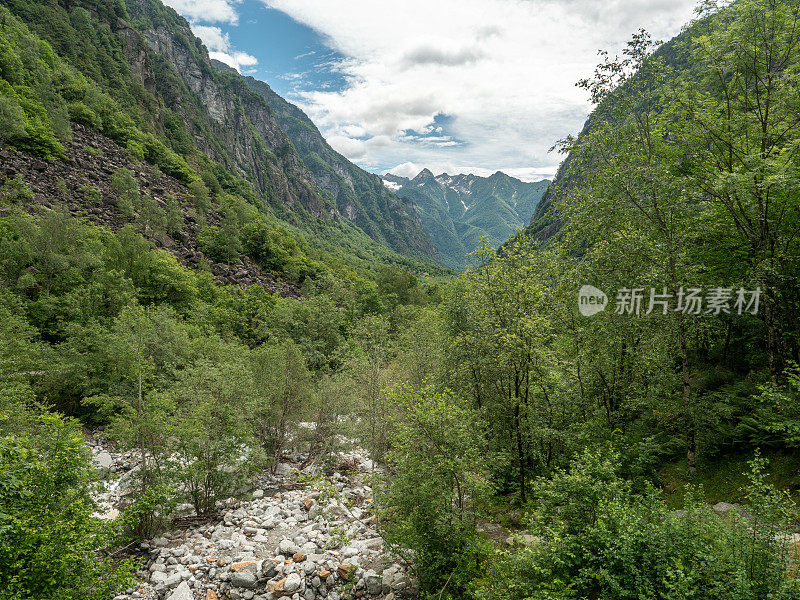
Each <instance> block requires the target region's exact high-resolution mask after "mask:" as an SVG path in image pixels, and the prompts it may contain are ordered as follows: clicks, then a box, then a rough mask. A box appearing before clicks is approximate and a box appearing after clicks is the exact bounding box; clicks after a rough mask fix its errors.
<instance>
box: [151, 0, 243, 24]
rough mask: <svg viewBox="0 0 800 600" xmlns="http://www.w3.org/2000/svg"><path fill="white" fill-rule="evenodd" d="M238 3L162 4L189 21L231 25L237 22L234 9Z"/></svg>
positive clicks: (191, 0) (167, 0)
mask: <svg viewBox="0 0 800 600" xmlns="http://www.w3.org/2000/svg"><path fill="white" fill-rule="evenodd" d="M238 3H239V0H164V4H166V5H167V6H171V7H172V8H174V9H175V10H176V11H178V12H179V13H180V14H182V15H183V16H184V17H186V18H187V19H189V20H190V21H203V22H205V23H230V24H231V25H236V24H237V23H238V22H239V13H238V12H237V11H236V7H235V5H236V4H238Z"/></svg>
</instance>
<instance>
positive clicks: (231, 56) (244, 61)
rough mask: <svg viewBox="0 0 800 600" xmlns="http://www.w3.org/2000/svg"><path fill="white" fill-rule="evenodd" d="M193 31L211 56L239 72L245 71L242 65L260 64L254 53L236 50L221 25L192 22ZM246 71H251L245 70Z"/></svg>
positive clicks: (252, 65)
mask: <svg viewBox="0 0 800 600" xmlns="http://www.w3.org/2000/svg"><path fill="white" fill-rule="evenodd" d="M192 33H194V34H195V35H196V36H197V37H199V38H200V39H201V40H202V42H203V43H204V44H205V46H206V48H208V56H209V58H213V59H216V60H218V61H220V62H224V63H225V64H226V65H228V66H230V67H233V68H234V69H236V70H237V71H238V72H239V73H242V72H243V71H242V67H254V66H255V65H257V64H258V59H257V58H256V57H255V56H253V55H252V54H247V53H246V52H240V51H238V50H235V49H234V48H233V46H232V45H231V40H230V36H229V35H228V34H227V33H226V32H224V31H222V29H221V28H219V27H215V26H210V25H196V24H192ZM244 72H245V73H247V72H250V71H248V70H244Z"/></svg>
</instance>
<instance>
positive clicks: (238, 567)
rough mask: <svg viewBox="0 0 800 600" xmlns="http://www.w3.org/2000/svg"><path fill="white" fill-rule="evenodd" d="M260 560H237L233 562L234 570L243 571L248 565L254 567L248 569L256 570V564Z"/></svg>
mask: <svg viewBox="0 0 800 600" xmlns="http://www.w3.org/2000/svg"><path fill="white" fill-rule="evenodd" d="M257 564H258V561H255V560H245V561H242V562H235V563H233V564H231V570H232V571H241V570H242V569H246V568H247V567H252V569H248V570H250V571H255V568H256V565H257Z"/></svg>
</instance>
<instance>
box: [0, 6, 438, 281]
mask: <svg viewBox="0 0 800 600" xmlns="http://www.w3.org/2000/svg"><path fill="white" fill-rule="evenodd" d="M7 6H8V9H9V10H11V11H12V13H13V14H15V15H17V17H19V18H21V19H22V20H23V21H24V22H26V23H27V24H28V25H29V26H30V28H31V29H32V31H33V32H35V33H36V34H38V35H39V36H41V37H42V38H43V39H44V40H46V41H47V42H48V43H49V45H48V48H52V52H53V53H54V59H56V60H58V61H59V65H53V66H55V67H56V71H57V72H59V70H64V71H66V72H69V73H70V75H69V77H68V78H66V79H65V78H64V76H61V75H59V76H57V77H53V76H51V75H49V74H48V72H47V68H46V67H45V70H44V71H41V75H40V77H39V79H40V80H39V81H37V83H36V85H37V86H39V87H40V88H42V87H43V86H44V87H46V88H47V91H46V92H44V91H43V90H42V93H44V94H45V95H44V96H42V97H44V98H48V99H49V100H47V102H48V103H49V104H48V105H46V106H43V107H42V108H44V109H45V110H46V120H45V121H43V122H42V125H43V126H44V127H45V129H50V130H51V131H53V132H54V133H53V138H52V139H49V140H43V138H41V136H40V139H38V140H36V139H34V138H31V137H30V135H29V136H28V138H26V137H25V136H22V137H15V135H14V133H13V131H11V130H9V131H8V132H7V133H6V134H5V137H6V138H7V140H8V141H10V142H11V143H12V144H15V145H17V146H18V147H20V148H21V149H23V150H25V149H31V150H33V151H34V152H36V153H38V154H40V155H42V156H45V157H56V156H58V155H60V152H61V151H60V150H58V148H59V146H60V145H59V142H58V138H59V136H60V137H63V138H64V139H65V140H67V139H68V138H69V128H68V127H66V123H67V120H68V119H71V120H73V121H75V122H79V123H81V124H83V125H85V126H87V127H88V128H90V129H94V130H97V131H98V132H99V133H102V134H104V135H106V136H107V137H110V138H111V139H112V140H114V141H115V142H117V143H118V144H119V145H121V146H123V147H125V148H127V149H128V150H129V151H131V152H133V155H134V156H136V157H137V158H140V159H145V160H146V161H148V162H150V163H152V164H155V165H157V166H159V168H160V169H161V170H163V171H164V172H165V173H167V174H169V175H173V176H175V177H177V178H178V179H179V180H180V181H182V183H184V184H189V183H191V182H192V181H195V180H201V181H202V183H203V185H205V186H206V187H207V188H208V189H209V190H210V192H211V193H212V194H217V193H219V192H225V193H232V194H237V195H239V196H240V197H242V198H245V199H246V200H247V202H249V203H251V204H253V205H255V206H256V207H257V209H258V210H260V211H261V212H263V213H265V214H270V215H274V216H276V217H277V218H279V219H280V220H282V221H284V222H286V223H287V224H288V225H289V226H291V227H299V228H300V229H301V230H302V231H303V232H304V234H305V235H308V236H309V238H310V239H311V240H312V243H315V244H317V246H318V247H324V249H326V250H332V251H334V252H336V251H337V249H338V248H340V247H348V248H351V249H354V250H355V249H359V250H358V251H357V252H358V253H361V254H363V250H360V248H370V251H369V253H371V254H374V255H376V256H378V257H382V258H379V260H385V261H388V262H392V263H398V264H399V263H407V264H409V265H411V264H412V263H411V262H408V261H407V260H406V259H404V258H403V257H402V255H398V254H396V253H394V252H393V251H391V250H388V249H386V248H385V247H381V246H380V244H381V242H378V243H373V242H372V241H371V240H370V239H369V238H368V236H366V235H365V234H364V233H363V232H362V231H361V230H360V229H358V228H356V227H354V226H352V225H350V222H349V221H348V220H347V219H342V217H341V215H340V213H339V211H338V209H337V207H336V204H335V202H334V201H332V200H331V199H330V197H328V199H326V198H325V194H324V193H323V192H322V191H321V190H320V188H319V187H318V186H317V184H316V180H315V177H314V175H313V174H312V173H311V172H310V171H308V169H307V168H306V166H305V165H304V164H303V160H302V158H301V157H300V156H299V155H298V154H297V152H296V150H295V148H294V146H293V144H292V142H291V140H290V139H289V137H288V136H287V135H286V133H285V132H284V130H283V129H282V128H281V125H280V123H279V122H278V120H277V118H276V116H275V114H274V113H273V111H272V110H271V109H270V107H269V106H268V105H267V103H266V102H265V101H264V99H263V98H262V97H261V96H259V95H257V94H255V93H253V92H251V91H250V90H249V89H248V87H247V85H246V82H245V80H244V79H243V78H242V77H240V76H239V75H238V74H236V73H231V72H226V71H222V70H219V69H217V68H215V67H213V66H212V65H211V63H210V62H209V59H208V54H207V52H206V50H205V48H204V47H203V45H202V44H201V43H200V41H199V40H198V39H197V38H195V37H194V36H193V35H192V34H191V30H190V29H189V26H188V24H187V23H186V21H185V20H184V19H183V18H182V17H180V16H178V15H177V14H176V13H175V12H174V11H173V10H172V9H170V8H167V7H165V6H163V5H162V4H161V3H160V2H155V1H149V0H136V1H131V2H129V3H127V4H126V5H123V4H122V3H114V4H107V3H100V4H97V6H95V5H94V4H92V3H91V2H86V3H85V7H83V6H74V5H71V4H69V3H58V2H52V3H48V4H46V5H44V6H40V5H39V4H38V3H34V2H29V1H27V0H14V1H13V2H9V3H7ZM7 27H8V26H7ZM13 43H14V42H13V41H12V44H13ZM61 61H63V67H61V66H60V65H61ZM39 65H44V63H41V62H40V63H39ZM25 67H26V68H29V65H25ZM37 68H41V67H37ZM51 69H52V67H51ZM37 72H39V71H37ZM4 75H7V74H6V73H4ZM8 76H9V77H11V79H10V80H9V81H10V83H11V84H12V86H19V85H20V84H21V82H17V81H15V80H13V76H10V75H8ZM15 89H16V88H15ZM16 93H17V95H19V92H16ZM29 131H33V130H32V129H29ZM37 131H38V130H37ZM48 144H49V145H51V146H52V148H49V147H48ZM397 208H398V211H399V212H398V215H400V216H398V218H399V219H400V220H401V221H402V220H403V219H405V220H406V221H407V222H406V227H405V233H407V234H408V235H407V237H405V238H403V239H405V240H406V241H407V243H405V245H404V246H403V244H401V243H400V238H399V237H398V238H396V239H395V241H396V242H397V244H396V245H398V247H400V246H403V249H404V250H405V251H406V252H407V254H408V255H414V256H418V257H421V258H424V259H426V262H427V264H426V265H424V266H422V265H419V264H417V263H413V264H415V265H416V266H415V268H417V269H419V270H422V271H435V270H436V268H435V267H434V266H432V265H431V264H430V263H431V261H432V260H434V258H433V256H431V255H429V254H426V250H430V251H433V249H432V247H431V246H430V244H429V242H428V241H427V240H428V238H427V235H426V234H425V233H424V232H423V231H422V230H421V229H419V228H418V227H417V228H416V229H415V225H414V222H413V219H408V218H407V216H408V213H407V212H406V210H407V209H409V207H400V206H398V207H397ZM385 211H386V214H387V215H391V214H392V212H393V206H392V205H391V203H389V205H387V206H386V207H385ZM398 236H400V237H402V236H401V235H400V234H398ZM426 244H427V246H426Z"/></svg>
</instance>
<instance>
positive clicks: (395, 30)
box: [262, 0, 695, 180]
mask: <svg viewBox="0 0 800 600" xmlns="http://www.w3.org/2000/svg"><path fill="white" fill-rule="evenodd" d="M262 2H263V3H264V4H265V5H267V6H268V7H270V8H275V9H278V10H281V11H283V12H284V13H286V14H288V15H289V16H290V17H292V18H293V19H295V20H296V21H298V22H300V23H302V24H305V25H307V26H309V27H311V28H313V29H314V30H315V31H317V32H318V33H319V34H320V36H321V39H323V40H324V41H325V43H326V44H328V45H329V46H330V47H331V48H332V49H333V50H335V51H336V52H337V53H338V55H340V56H344V57H345V58H344V59H343V60H339V61H337V62H334V63H328V64H326V65H325V68H326V69H328V70H333V71H336V72H338V73H340V74H341V75H342V76H343V78H344V81H345V85H344V86H338V87H335V88H331V89H325V88H322V87H320V88H317V89H315V90H312V91H307V89H306V90H300V91H298V92H297V94H298V96H297V97H296V98H293V100H295V101H297V102H298V103H299V104H300V105H301V106H302V108H304V109H305V110H306V111H307V112H308V113H309V115H310V116H311V118H312V119H313V120H314V122H315V123H316V124H317V126H318V127H319V128H320V130H321V131H322V133H323V134H324V135H325V136H326V138H328V140H329V142H330V143H331V145H332V146H334V147H335V148H337V150H339V151H340V152H342V153H343V154H344V155H345V156H347V157H348V158H350V159H351V160H355V161H357V162H359V163H360V164H362V165H378V166H379V168H381V169H384V170H385V169H386V168H388V167H391V166H392V165H397V166H396V167H393V168H394V169H397V168H400V167H402V168H403V170H404V172H410V170H411V169H417V172H418V171H419V169H418V167H419V166H420V165H423V166H427V167H429V168H431V170H432V171H434V172H442V171H440V170H438V169H437V168H443V167H445V166H446V167H447V168H450V169H460V170H461V171H448V172H465V171H464V170H472V171H473V172H476V173H477V172H478V171H480V172H487V173H488V174H491V173H492V172H494V171H496V170H498V169H501V170H504V171H506V172H509V174H515V176H519V177H520V178H526V179H529V180H530V179H532V178H536V179H538V178H541V177H542V176H551V175H552V174H553V173H554V172H555V169H556V167H557V166H558V163H559V162H560V160H561V157H560V156H558V155H554V154H548V149H549V148H550V147H551V146H552V145H553V143H554V142H555V141H557V140H558V139H561V138H563V137H565V136H566V135H568V134H571V133H572V134H574V133H576V132H578V131H579V130H580V128H581V126H582V124H583V122H584V120H585V118H586V116H587V115H588V113H589V112H590V110H591V108H592V107H591V105H590V104H589V99H588V96H587V95H586V94H585V92H583V91H582V90H580V89H577V88H576V87H575V82H576V81H578V80H579V79H581V78H582V77H586V76H589V75H591V73H592V71H593V69H594V66H595V64H596V63H597V59H598V57H597V50H598V49H600V48H605V49H609V50H610V51H611V52H612V53H613V52H619V51H620V50H621V49H622V48H623V47H624V44H625V42H626V41H627V40H628V39H629V38H630V34H631V33H633V32H634V31H636V30H637V29H639V28H640V27H644V28H647V29H648V30H650V31H651V33H652V34H653V36H654V37H655V38H656V39H668V38H669V37H672V36H673V35H675V34H676V33H678V31H679V30H680V27H681V25H682V24H683V23H685V22H686V21H688V20H689V19H690V18H692V8H693V6H694V4H695V0H605V1H604V2H602V3H598V2H597V1H596V0H437V1H436V2H430V0H405V2H403V3H399V4H398V3H397V2H393V1H391V0H262ZM443 24H446V27H445V26H444V25H443ZM437 127H441V130H437V131H435V128H437ZM404 165H405V166H404ZM409 165H411V166H409ZM434 167H437V168H434ZM395 172H396V171H395ZM414 174H416V173H414Z"/></svg>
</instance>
